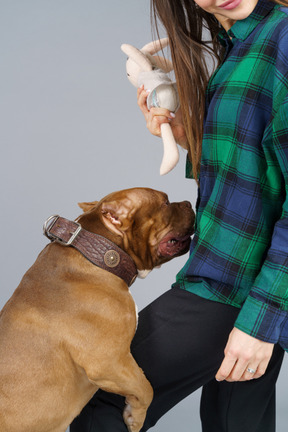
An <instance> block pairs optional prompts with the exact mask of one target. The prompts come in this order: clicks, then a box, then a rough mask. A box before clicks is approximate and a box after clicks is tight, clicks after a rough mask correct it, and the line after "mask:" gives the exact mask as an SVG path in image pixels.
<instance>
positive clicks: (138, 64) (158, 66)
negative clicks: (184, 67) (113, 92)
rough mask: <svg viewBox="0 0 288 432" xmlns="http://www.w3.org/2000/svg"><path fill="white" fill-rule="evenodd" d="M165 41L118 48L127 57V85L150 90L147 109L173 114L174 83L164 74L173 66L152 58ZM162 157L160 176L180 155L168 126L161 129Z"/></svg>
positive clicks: (174, 100)
mask: <svg viewBox="0 0 288 432" xmlns="http://www.w3.org/2000/svg"><path fill="white" fill-rule="evenodd" d="M168 43H169V42H168V38H164V39H159V40H157V41H153V42H150V43H148V44H147V45H145V46H144V47H143V48H141V50H139V49H137V48H135V47H134V46H132V45H128V44H123V45H121V49H122V51H123V52H124V53H125V54H127V56H128V59H127V63H126V71H127V76H128V79H129V81H130V82H131V83H132V84H133V85H134V86H135V87H140V86H142V85H144V89H145V90H150V93H149V95H148V98H147V107H148V109H149V110H150V108H151V107H161V108H166V109H168V110H169V111H170V112H175V111H176V110H177V109H178V107H179V97H178V93H177V87H176V83H173V82H172V81H171V80H170V78H169V77H168V75H167V73H168V72H171V71H172V69H173V65H172V62H170V61H169V60H166V59H164V58H163V57H159V56H155V55H153V54H155V53H157V52H158V51H159V50H160V49H163V48H165V47H166V46H167V45H168ZM161 136H162V140H163V146H164V153H163V159H162V163H161V167H160V175H163V174H167V173H168V172H169V171H171V170H172V169H173V168H174V167H175V166H176V165H177V163H178V160H179V151H178V147H177V144H176V142H175V139H174V136H173V133H172V131H171V127H170V124H169V123H163V124H162V125H161Z"/></svg>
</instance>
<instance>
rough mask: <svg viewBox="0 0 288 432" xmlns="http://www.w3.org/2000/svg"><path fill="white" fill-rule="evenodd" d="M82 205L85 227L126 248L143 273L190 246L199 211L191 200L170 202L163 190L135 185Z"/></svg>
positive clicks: (82, 220) (181, 252)
mask: <svg viewBox="0 0 288 432" xmlns="http://www.w3.org/2000/svg"><path fill="white" fill-rule="evenodd" d="M79 206H80V207H81V208H82V210H83V211H84V214H83V215H82V216H80V217H79V222H80V223H81V225H82V226H83V228H85V229H87V230H89V231H92V232H95V233H97V234H100V235H103V236H104V237H106V238H109V239H110V240H112V241H113V242H114V243H116V244H117V245H118V246H120V247H121V248H122V249H123V250H125V252H127V253H128V254H129V255H130V256H131V258H132V259H133V260H134V262H135V264H136V266H137V269H138V271H139V270H140V274H141V271H144V270H152V269H153V268H154V267H157V266H159V265H161V264H163V263H165V262H167V261H169V260H171V259H172V258H174V257H176V256H180V255H182V254H184V253H186V252H187V251H188V250H189V246H190V241H191V235H192V234H193V226H194V220H195V215H194V212H193V210H192V206H191V204H190V202H188V201H183V202H179V203H170V202H169V199H168V197H167V195H166V194H165V193H163V192H159V191H156V190H153V189H149V188H133V189H126V190H122V191H118V192H114V193H112V194H110V195H107V196H106V197H105V198H103V199H102V200H101V201H94V202H91V203H80V204H79Z"/></svg>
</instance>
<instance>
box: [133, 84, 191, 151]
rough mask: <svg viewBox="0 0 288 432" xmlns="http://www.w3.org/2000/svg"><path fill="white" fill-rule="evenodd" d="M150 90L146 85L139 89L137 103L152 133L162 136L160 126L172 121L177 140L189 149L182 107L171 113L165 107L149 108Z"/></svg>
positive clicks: (171, 124)
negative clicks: (146, 88) (145, 88)
mask: <svg viewBox="0 0 288 432" xmlns="http://www.w3.org/2000/svg"><path fill="white" fill-rule="evenodd" d="M148 95H149V92H147V91H146V90H144V86H142V87H140V88H138V90H137V103H138V106H139V108H140V109H141V111H142V113H143V114H144V117H145V120H146V125H147V128H148V130H149V131H150V132H151V134H152V135H155V136H159V137H160V136H161V130H160V126H161V124H162V123H170V126H171V130H172V133H173V135H174V138H175V141H176V142H177V144H179V145H180V146H181V147H183V148H184V149H186V150H187V149H188V142H187V137H186V133H185V129H184V126H183V122H182V114H181V109H178V110H177V112H176V114H173V113H170V112H169V110H167V109H165V108H151V110H150V111H149V110H148V108H147V97H148Z"/></svg>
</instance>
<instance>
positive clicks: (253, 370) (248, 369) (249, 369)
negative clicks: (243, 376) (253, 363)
mask: <svg viewBox="0 0 288 432" xmlns="http://www.w3.org/2000/svg"><path fill="white" fill-rule="evenodd" d="M247 372H249V373H250V374H254V373H255V372H256V369H252V368H250V367H248V368H247Z"/></svg>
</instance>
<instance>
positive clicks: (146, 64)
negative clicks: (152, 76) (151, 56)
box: [121, 44, 152, 72]
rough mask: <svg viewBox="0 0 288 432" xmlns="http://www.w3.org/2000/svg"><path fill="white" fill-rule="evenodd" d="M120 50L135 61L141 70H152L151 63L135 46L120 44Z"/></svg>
mask: <svg viewBox="0 0 288 432" xmlns="http://www.w3.org/2000/svg"><path fill="white" fill-rule="evenodd" d="M121 50H122V51H123V52H124V53H125V54H126V55H127V56H128V57H129V58H130V59H131V60H133V61H134V62H135V63H137V64H138V66H139V67H140V68H141V69H142V70H143V71H147V72H149V71H151V70H152V65H151V63H150V61H149V60H148V59H147V57H146V56H145V54H144V53H142V52H141V51H140V50H138V49H137V48H135V47H134V46H133V45H129V44H122V45H121Z"/></svg>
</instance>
